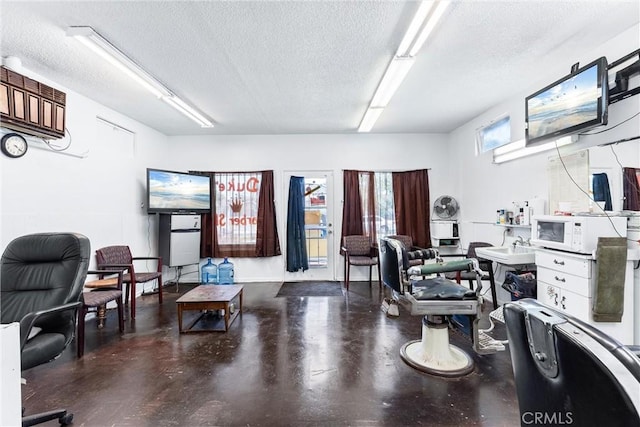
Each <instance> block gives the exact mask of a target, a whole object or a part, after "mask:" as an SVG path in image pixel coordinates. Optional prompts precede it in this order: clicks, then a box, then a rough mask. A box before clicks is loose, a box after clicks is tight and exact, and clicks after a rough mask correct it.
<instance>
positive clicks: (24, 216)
mask: <svg viewBox="0 0 640 427" xmlns="http://www.w3.org/2000/svg"><path fill="white" fill-rule="evenodd" d="M21 73H22V74H25V75H28V76H29V77H32V78H34V79H36V80H39V81H41V82H43V83H46V84H49V85H51V86H53V87H56V88H58V89H60V90H62V91H63V92H66V94H67V115H66V127H67V129H68V133H67V137H66V138H65V139H64V140H56V141H54V143H56V144H64V143H66V142H67V141H68V138H69V135H70V138H71V146H70V148H69V150H68V151H66V153H70V154H71V155H69V154H64V153H58V152H54V151H51V150H49V149H48V148H46V146H45V145H44V144H43V143H42V142H41V140H39V139H37V138H32V137H28V141H29V150H28V152H27V154H26V155H25V156H24V157H22V158H19V159H9V158H7V157H6V156H0V186H1V187H0V189H1V196H0V248H2V250H4V248H5V247H6V245H7V244H8V243H9V242H10V241H11V240H12V239H14V238H15V237H18V236H20V235H23V234H28V233H34V232H44V231H74V232H78V233H81V234H84V235H86V236H87V237H89V239H90V241H91V248H92V260H91V267H94V266H95V257H94V256H93V251H94V250H95V249H97V248H99V247H102V246H106V245H110V244H127V245H129V246H130V247H131V248H132V251H133V252H134V254H139V255H140V256H144V255H147V254H155V253H157V244H156V243H155V241H156V238H157V237H156V234H157V233H156V232H155V230H156V229H157V226H155V225H154V224H151V226H150V224H149V222H148V217H147V215H146V211H145V210H143V209H142V208H141V205H140V204H141V203H142V202H143V201H144V200H145V196H144V194H145V191H146V190H145V187H146V182H145V179H146V178H145V168H146V165H147V164H148V163H160V162H162V161H166V160H164V159H165V156H164V152H165V151H166V146H167V138H166V136H165V135H163V134H161V133H158V132H156V131H154V130H152V129H150V128H148V127H146V126H144V125H142V124H140V123H138V122H135V121H133V120H131V119H129V118H127V117H125V116H123V115H121V114H118V113H116V112H114V111H112V110H110V109H108V108H106V107H104V106H102V105H99V104H97V103H95V102H93V101H91V100H90V99H88V98H86V97H84V96H81V95H79V94H77V93H75V92H73V91H70V90H68V89H66V88H64V87H62V86H60V85H58V84H56V83H55V82H50V81H48V80H46V78H44V77H42V76H38V75H36V74H34V73H31V72H29V71H28V70H22V71H21ZM96 117H101V118H103V119H106V120H108V121H110V122H112V123H116V124H117V125H119V126H121V127H123V128H126V129H128V130H130V131H131V132H124V131H122V130H118V129H117V128H114V126H107V125H105V124H104V123H102V122H100V121H98V120H97V118H96ZM0 132H1V133H3V134H4V133H7V132H8V130H6V129H4V128H3V129H0ZM148 230H151V232H149V231H148Z"/></svg>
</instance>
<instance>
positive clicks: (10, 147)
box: [0, 133, 29, 159]
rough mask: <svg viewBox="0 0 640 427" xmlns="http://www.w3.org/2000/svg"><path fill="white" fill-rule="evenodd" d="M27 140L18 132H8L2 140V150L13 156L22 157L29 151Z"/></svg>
mask: <svg viewBox="0 0 640 427" xmlns="http://www.w3.org/2000/svg"><path fill="white" fill-rule="evenodd" d="M28 147H29V146H28V145H27V140H26V139H24V137H23V136H22V135H20V134H17V133H7V134H5V135H3V136H2V140H0V150H2V152H3V153H4V154H5V155H6V156H9V157H11V158H14V159H16V158H18V157H22V156H24V155H25V154H26V153H27V148H28Z"/></svg>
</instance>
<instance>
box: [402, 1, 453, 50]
mask: <svg viewBox="0 0 640 427" xmlns="http://www.w3.org/2000/svg"><path fill="white" fill-rule="evenodd" d="M449 3H451V2H449V1H439V2H438V6H436V9H435V10H434V11H433V14H432V15H431V16H430V17H429V20H428V21H427V23H426V24H425V26H424V28H423V29H422V32H420V34H419V35H418V38H417V39H416V40H415V43H413V46H412V47H411V50H410V51H409V56H416V54H417V53H418V51H419V50H420V48H421V47H422V45H423V44H424V42H425V41H427V37H429V35H430V34H431V32H432V31H433V29H434V28H435V26H436V24H437V23H438V21H439V20H440V18H442V15H443V14H444V11H445V10H446V9H447V7H449Z"/></svg>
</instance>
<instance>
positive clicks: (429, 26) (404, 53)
mask: <svg viewBox="0 0 640 427" xmlns="http://www.w3.org/2000/svg"><path fill="white" fill-rule="evenodd" d="M449 3H450V2H449V1H438V2H435V1H422V2H420V6H419V7H418V10H417V11H416V14H415V15H414V17H413V19H412V20H411V24H409V28H407V31H406V33H405V35H404V37H403V38H402V41H401V42H400V45H399V46H398V50H397V51H396V54H395V56H394V57H393V59H392V60H391V62H390V63H389V65H388V66H387V70H386V71H385V73H384V75H383V76H382V80H380V83H379V84H378V87H377V89H376V92H375V93H374V95H373V98H372V100H371V103H370V104H369V107H368V109H367V112H366V113H365V115H364V117H363V118H362V122H361V124H360V127H359V128H358V132H369V131H370V130H371V129H372V128H373V125H374V124H375V120H376V119H377V118H378V117H379V116H380V114H381V113H382V110H381V108H384V107H386V106H387V104H388V103H389V101H390V100H391V97H393V94H394V93H395V92H396V90H397V89H398V87H399V86H400V84H401V83H402V81H403V80H404V78H405V77H406V75H407V73H408V72H409V70H410V69H411V67H412V66H413V63H414V57H415V56H416V54H417V53H418V51H419V50H420V48H421V47H422V45H423V44H424V42H425V41H426V40H427V37H429V34H431V32H432V31H433V29H434V28H435V26H436V24H437V23H438V21H439V20H440V18H441V17H442V15H443V14H444V11H445V10H446V8H447V7H448V6H449ZM434 6H435V9H434ZM374 109H375V110H374ZM378 109H380V110H378ZM365 123H366V124H367V126H364V124H365Z"/></svg>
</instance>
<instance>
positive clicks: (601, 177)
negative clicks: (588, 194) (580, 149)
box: [592, 173, 612, 211]
mask: <svg viewBox="0 0 640 427" xmlns="http://www.w3.org/2000/svg"><path fill="white" fill-rule="evenodd" d="M592 185H593V200H595V201H596V202H604V210H605V211H610V210H612V208H611V190H610V189H609V178H608V177H607V174H606V173H594V174H593V183H592Z"/></svg>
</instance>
